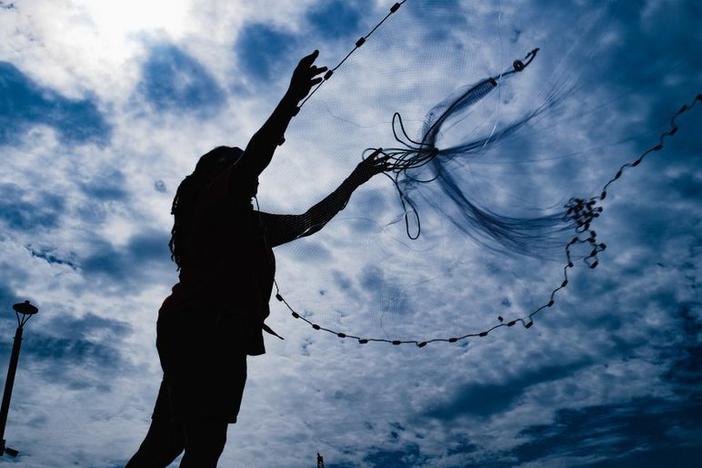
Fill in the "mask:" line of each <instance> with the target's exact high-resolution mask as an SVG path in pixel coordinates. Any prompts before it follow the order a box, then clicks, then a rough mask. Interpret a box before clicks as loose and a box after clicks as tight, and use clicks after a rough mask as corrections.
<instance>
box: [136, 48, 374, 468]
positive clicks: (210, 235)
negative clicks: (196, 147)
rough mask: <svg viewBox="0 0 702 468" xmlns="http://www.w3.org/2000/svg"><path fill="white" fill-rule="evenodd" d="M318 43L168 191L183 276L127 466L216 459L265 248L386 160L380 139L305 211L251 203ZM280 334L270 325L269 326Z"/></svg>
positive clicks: (255, 315) (342, 198)
mask: <svg viewBox="0 0 702 468" xmlns="http://www.w3.org/2000/svg"><path fill="white" fill-rule="evenodd" d="M317 55H318V51H315V52H313V53H312V54H310V55H308V56H306V57H304V58H303V59H302V60H300V63H299V64H298V66H297V68H296V69H295V71H294V72H293V75H292V79H291V81H290V87H289V89H288V91H287V92H286V94H285V96H284V97H283V99H282V100H281V101H280V103H279V104H278V106H277V107H276V109H275V110H274V111H273V114H272V115H271V116H270V117H269V118H268V120H267V121H266V123H265V124H264V125H263V127H261V129H260V130H259V131H258V132H256V134H255V135H254V136H253V137H252V138H251V141H249V144H248V145H247V146H246V149H245V150H243V151H242V150H241V149H239V148H236V147H233V148H232V147H226V146H220V147H218V148H215V149H213V150H212V151H210V152H209V153H207V154H205V155H204V156H202V157H201V158H200V160H199V161H198V163H197V165H196V167H195V171H194V172H193V173H192V174H191V175H189V176H188V177H186V178H185V180H183V182H182V183H181V184H180V186H179V187H178V191H177V193H176V196H175V198H174V200H173V209H172V213H173V215H174V216H175V221H174V225H173V230H172V237H171V242H170V248H171V252H172V257H173V260H174V261H175V262H176V264H177V265H178V268H179V270H180V276H179V282H178V283H177V284H176V285H175V286H174V287H173V292H172V294H171V295H170V296H169V297H168V298H166V300H165V301H164V303H163V305H162V306H161V309H160V310H159V315H158V322H157V339H156V347H157V349H158V354H159V358H160V360H161V367H162V368H163V380H162V382H161V388H160V390H159V393H158V397H157V399H156V405H155V408H154V412H153V415H152V422H151V427H150V428H149V431H148V433H147V435H146V438H145V439H144V441H143V442H142V444H141V446H140V447H139V450H138V451H137V453H136V454H135V455H134V456H133V457H132V459H131V460H130V461H129V463H128V464H127V468H137V467H150V468H153V467H164V466H166V465H168V464H169V463H171V462H172V461H173V460H174V459H175V458H176V457H177V456H178V455H179V454H180V453H181V452H182V451H183V450H185V454H184V456H183V459H182V462H181V464H180V466H181V467H197V468H206V467H214V466H216V465H217V460H218V459H219V456H220V455H221V453H222V450H223V449H224V445H225V442H226V435H227V425H228V424H232V423H235V422H236V418H237V414H238V412H239V406H240V404H241V398H242V394H243V390H244V384H245V382H246V358H247V355H249V356H257V355H261V354H263V353H265V347H264V343H263V333H262V332H263V331H267V332H269V333H271V334H273V335H276V334H275V332H273V331H272V330H271V329H270V328H269V327H268V326H267V325H266V324H265V323H264V320H265V319H266V317H268V315H269V306H268V302H269V299H270V296H271V292H272V288H273V279H274V273H275V258H274V255H273V250H272V248H273V247H275V246H278V245H281V244H284V243H286V242H290V241H292V240H294V239H297V238H299V237H303V236H308V235H310V234H313V233H315V232H317V231H319V230H320V229H321V228H322V227H324V225H325V224H326V223H327V222H329V220H331V219H332V218H333V217H334V216H335V215H336V214H337V213H338V212H339V211H340V210H341V209H343V208H344V206H345V205H346V203H347V202H348V200H349V198H350V197H351V194H352V193H353V191H354V190H355V189H356V188H358V187H359V186H360V185H361V184H363V183H364V182H366V181H368V180H369V179H370V178H371V177H372V176H373V175H375V174H378V173H380V172H383V171H384V170H386V169H387V159H386V158H385V157H381V156H379V154H380V150H378V151H376V152H375V153H373V154H372V155H371V156H370V157H368V158H366V159H365V160H364V161H363V162H361V163H360V164H359V165H358V166H357V167H356V168H355V169H354V171H353V172H352V173H351V175H350V176H349V177H348V178H347V179H346V180H344V182H343V183H342V184H341V185H340V186H339V187H338V188H337V189H336V190H334V192H332V193H331V194H330V195H328V196H327V197H326V198H324V200H322V201H321V202H319V203H317V204H316V205H314V206H313V207H312V208H310V209H309V210H307V212H305V213H304V214H301V215H278V214H269V213H263V212H260V211H258V210H254V208H253V205H252V202H251V200H252V198H253V197H255V195H256V192H257V188H258V176H259V174H261V172H262V171H263V170H264V169H265V168H266V167H267V166H268V164H269V163H270V161H271V159H272V157H273V154H274V152H275V149H276V147H277V146H278V145H280V144H282V142H283V141H284V138H283V134H284V133H285V130H286V128H287V126H288V124H289V122H290V120H291V119H292V117H293V116H294V115H295V114H297V111H298V110H299V108H298V103H299V102H300V101H301V100H302V99H304V98H305V96H307V95H308V93H309V92H310V89H311V88H312V87H313V86H315V85H316V84H318V83H319V82H321V80H322V78H321V77H319V76H318V75H320V74H321V73H324V72H325V71H326V70H327V68H326V67H319V68H318V67H316V66H315V65H313V64H314V61H315V59H316V58H317ZM276 336H277V335H276Z"/></svg>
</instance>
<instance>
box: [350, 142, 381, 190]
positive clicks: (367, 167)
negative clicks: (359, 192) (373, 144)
mask: <svg viewBox="0 0 702 468" xmlns="http://www.w3.org/2000/svg"><path fill="white" fill-rule="evenodd" d="M389 159H390V156H387V155H385V154H383V148H378V149H377V150H375V151H373V153H372V154H371V155H370V156H368V157H367V158H366V159H364V160H363V161H361V162H360V163H358V166H356V168H355V169H354V170H353V172H352V173H351V177H353V178H354V180H355V181H356V182H358V183H359V184H363V183H365V182H367V181H368V180H370V178H371V177H373V176H374V175H376V174H380V173H382V172H386V171H388V170H390V165H389V162H388V161H389Z"/></svg>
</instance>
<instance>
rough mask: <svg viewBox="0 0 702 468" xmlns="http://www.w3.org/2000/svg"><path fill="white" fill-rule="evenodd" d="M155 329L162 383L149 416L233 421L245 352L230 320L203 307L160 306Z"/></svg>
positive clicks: (243, 374) (240, 393) (242, 381)
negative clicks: (201, 308) (194, 308)
mask: <svg viewBox="0 0 702 468" xmlns="http://www.w3.org/2000/svg"><path fill="white" fill-rule="evenodd" d="M156 329H157V335H156V336H157V337H156V348H157V349H158V355H159V358H160V360H161V367H162V368H163V381H162V382H161V388H160V390H159V393H158V397H157V398H156V406H155V408H154V412H153V415H152V418H153V419H156V418H167V419H171V420H180V421H183V420H187V419H191V418H208V419H218V420H225V421H227V422H228V423H235V422H236V418H237V415H238V414H239V407H240V406H241V398H242V396H243V392H244V384H245V383H246V353H245V352H244V351H243V350H242V349H241V343H240V340H239V339H237V334H236V329H235V328H234V326H233V324H232V323H229V322H228V321H227V320H224V321H223V320H215V319H213V318H212V315H211V314H210V315H208V314H207V313H206V311H203V312H200V311H196V310H180V311H176V310H165V311H164V310H162V311H161V313H159V319H158V323H157V327H156Z"/></svg>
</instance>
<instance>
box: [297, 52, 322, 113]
mask: <svg viewBox="0 0 702 468" xmlns="http://www.w3.org/2000/svg"><path fill="white" fill-rule="evenodd" d="M318 55H319V51H318V50H315V51H314V52H312V53H311V54H310V55H308V56H306V57H303V58H302V60H300V63H298V64H297V67H295V71H293V75H292V78H291V79H290V88H289V89H288V94H289V95H290V96H291V97H293V98H294V99H296V100H297V101H301V100H302V99H304V98H305V96H307V95H308V94H309V92H310V90H311V89H312V87H313V86H315V85H317V84H318V83H321V82H322V80H323V79H324V78H322V77H321V76H317V75H319V74H320V73H324V72H325V71H327V67H321V68H320V67H317V66H315V65H314V61H315V59H316V58H317V56H318ZM315 77H316V78H315Z"/></svg>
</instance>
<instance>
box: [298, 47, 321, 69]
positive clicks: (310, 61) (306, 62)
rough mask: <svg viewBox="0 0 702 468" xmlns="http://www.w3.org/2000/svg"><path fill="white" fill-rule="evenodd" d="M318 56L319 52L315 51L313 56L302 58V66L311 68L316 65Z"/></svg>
mask: <svg viewBox="0 0 702 468" xmlns="http://www.w3.org/2000/svg"><path fill="white" fill-rule="evenodd" d="M318 55H319V50H317V49H315V50H314V52H312V53H311V54H309V55H306V56H304V57H302V59H301V60H300V65H301V66H303V67H309V66H310V65H312V64H313V63H314V61H315V59H316V58H317V56H318Z"/></svg>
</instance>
